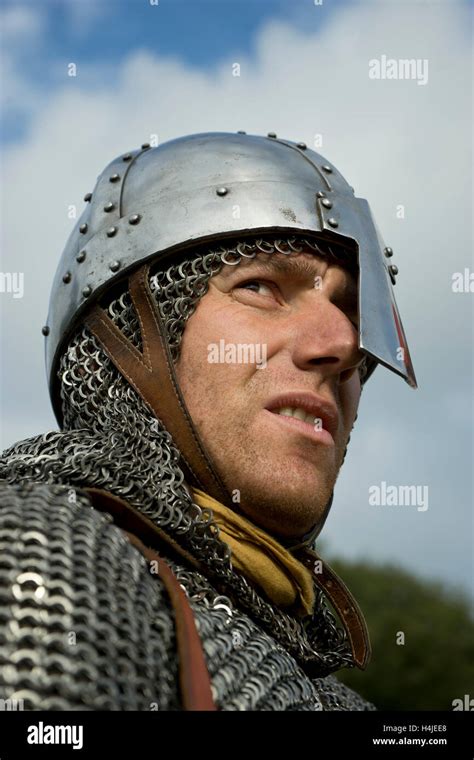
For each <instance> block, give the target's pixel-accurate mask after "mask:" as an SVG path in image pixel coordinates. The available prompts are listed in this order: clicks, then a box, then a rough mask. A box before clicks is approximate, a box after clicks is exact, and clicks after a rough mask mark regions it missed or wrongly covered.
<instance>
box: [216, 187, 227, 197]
mask: <svg viewBox="0 0 474 760" xmlns="http://www.w3.org/2000/svg"><path fill="white" fill-rule="evenodd" d="M228 192H229V188H228V187H218V188H217V190H216V193H217V195H227V193H228Z"/></svg>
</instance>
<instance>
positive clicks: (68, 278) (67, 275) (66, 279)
mask: <svg viewBox="0 0 474 760" xmlns="http://www.w3.org/2000/svg"><path fill="white" fill-rule="evenodd" d="M63 282H66V283H68V282H71V272H65V273H64V274H63Z"/></svg>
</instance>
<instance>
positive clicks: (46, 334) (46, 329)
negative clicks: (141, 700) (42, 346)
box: [41, 325, 49, 337]
mask: <svg viewBox="0 0 474 760" xmlns="http://www.w3.org/2000/svg"><path fill="white" fill-rule="evenodd" d="M41 332H42V333H43V335H44V336H45V337H46V336H48V335H49V327H48V325H45V326H44V327H42V328H41Z"/></svg>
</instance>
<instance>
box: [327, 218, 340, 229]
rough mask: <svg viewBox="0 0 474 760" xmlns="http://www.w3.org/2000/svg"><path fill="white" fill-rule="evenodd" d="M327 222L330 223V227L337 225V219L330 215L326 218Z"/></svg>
mask: <svg viewBox="0 0 474 760" xmlns="http://www.w3.org/2000/svg"><path fill="white" fill-rule="evenodd" d="M328 224H330V225H331V227H339V222H338V221H337V219H334V217H333V216H331V217H330V218H329V219H328Z"/></svg>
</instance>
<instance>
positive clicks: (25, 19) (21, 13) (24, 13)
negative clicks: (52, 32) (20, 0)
mask: <svg viewBox="0 0 474 760" xmlns="http://www.w3.org/2000/svg"><path fill="white" fill-rule="evenodd" d="M43 28H44V16H43V13H42V12H41V11H40V10H39V9H38V8H32V7H31V6H30V7H26V6H16V5H9V6H7V7H4V8H0V34H1V39H2V44H3V45H13V44H16V43H18V42H25V41H27V40H31V39H32V38H36V37H38V35H39V34H40V33H41V32H42V31H43Z"/></svg>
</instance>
